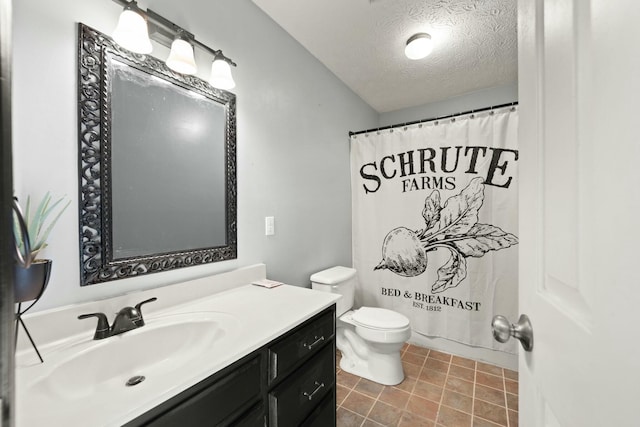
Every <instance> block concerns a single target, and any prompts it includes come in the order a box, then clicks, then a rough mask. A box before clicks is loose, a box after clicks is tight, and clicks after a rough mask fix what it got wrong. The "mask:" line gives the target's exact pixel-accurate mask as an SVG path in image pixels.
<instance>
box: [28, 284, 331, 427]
mask: <svg viewBox="0 0 640 427" xmlns="http://www.w3.org/2000/svg"><path fill="white" fill-rule="evenodd" d="M339 298H340V297H339V296H338V295H336V294H330V293H325V292H318V291H313V290H311V289H306V288H300V287H294V286H287V285H284V286H280V287H277V288H273V289H266V288H262V287H258V286H253V285H245V286H240V287H238V288H235V289H231V290H227V291H224V292H220V293H217V294H214V295H211V296H208V297H204V298H200V299H197V300H194V301H191V302H186V303H183V304H180V305H178V306H175V307H164V308H163V309H162V310H159V311H155V312H151V313H150V314H149V315H148V316H147V315H145V321H146V323H147V325H153V323H154V321H158V322H159V321H160V319H163V318H166V316H170V315H173V314H181V313H195V312H199V313H208V312H211V313H224V314H226V315H230V316H233V317H234V318H235V326H234V327H233V332H232V333H230V334H227V335H226V336H224V337H222V338H221V339H220V340H216V345H215V349H213V350H212V351H207V352H206V354H202V355H198V357H197V358H196V359H194V360H191V361H190V362H189V363H188V364H187V366H181V367H179V368H177V369H172V372H168V373H167V374H166V375H161V377H162V378H158V377H159V375H156V376H155V377H153V378H148V379H147V380H145V381H144V382H143V383H141V384H139V385H137V386H135V387H125V386H124V385H123V386H122V390H121V391H119V392H118V393H113V392H110V393H109V395H106V396H105V395H104V394H105V393H102V394H101V391H100V390H95V392H92V393H91V394H90V395H86V396H79V397H78V398H76V397H74V398H70V397H69V396H68V395H63V394H60V393H56V390H55V387H52V386H51V385H49V386H47V387H43V386H41V384H43V381H42V380H43V378H47V376H48V375H49V374H50V372H51V371H52V370H54V369H55V368H56V365H57V364H59V363H61V362H60V357H59V356H58V355H60V354H67V355H68V354H69V352H70V351H74V350H73V349H81V348H82V346H83V345H84V346H88V345H91V344H92V343H91V337H90V336H87V334H86V333H83V334H82V335H80V336H78V335H76V336H73V337H69V338H68V339H66V340H65V339H62V340H58V341H57V342H56V343H53V344H49V345H47V346H45V348H44V350H42V349H41V350H42V353H43V357H44V359H45V363H44V364H34V363H32V362H29V361H27V360H29V359H30V358H31V357H32V356H30V357H27V356H24V357H22V358H21V357H20V356H19V357H18V358H17V363H16V364H17V368H16V408H17V410H16V421H17V424H16V425H17V426H18V427H34V426H82V427H85V426H92V427H93V426H121V425H122V424H124V423H126V422H128V421H131V420H133V419H134V418H136V417H137V416H139V415H141V414H143V413H145V412H147V411H148V410H150V409H152V408H154V407H155V406H157V405H159V404H161V403H162V402H164V401H166V400H167V399H169V398H171V397H173V396H175V395H176V394H178V393H180V392H181V391H184V390H186V389H188V388H189V387H191V386H193V385H194V384H196V383H198V382H200V381H201V380H203V379H205V378H207V377H208V376H210V375H212V374H213V373H215V372H217V371H219V370H221V369H222V368H224V367H226V366H228V365H230V364H231V363H233V362H235V361H237V360H239V359H241V358H242V357H244V356H246V355H247V354H249V353H251V352H252V351H254V350H256V349H258V348H260V347H262V346H263V345H265V344H267V343H268V342H270V341H272V340H273V339H274V338H276V337H278V336H280V335H282V334H283V333H284V332H286V331H288V330H290V329H291V328H293V327H295V326H296V325H298V324H300V323H302V322H304V321H305V320H307V319H309V318H311V317H313V316H314V315H315V314H317V313H319V312H321V311H322V310H323V309H325V308H327V307H329V306H330V305H332V304H333V303H334V302H335V301H336V300H337V299H339ZM143 311H144V310H143ZM56 315H57V316H58V317H60V313H56ZM110 317H111V316H110ZM109 320H110V321H112V318H110V319H109ZM70 321H71V322H80V321H79V320H76V319H75V318H73V319H71V320H70ZM91 324H92V325H93V323H91ZM143 328H144V327H143ZM131 332H135V331H131ZM127 333H129V332H126V333H125V334H127ZM110 339H117V337H110V338H107V339H106V340H110ZM106 340H103V341H106ZM22 353H24V354H27V353H28V351H23V352H22ZM95 368H96V370H98V369H100V368H101V367H100V366H96V367H95ZM78 381H91V378H78Z"/></svg>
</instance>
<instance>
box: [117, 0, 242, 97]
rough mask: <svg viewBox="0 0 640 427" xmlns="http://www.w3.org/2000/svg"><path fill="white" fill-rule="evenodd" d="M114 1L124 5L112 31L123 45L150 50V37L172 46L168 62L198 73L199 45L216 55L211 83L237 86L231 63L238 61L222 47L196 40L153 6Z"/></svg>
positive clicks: (175, 68)
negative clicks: (196, 58) (153, 9)
mask: <svg viewBox="0 0 640 427" xmlns="http://www.w3.org/2000/svg"><path fill="white" fill-rule="evenodd" d="M113 1H114V2H115V3H118V4H119V5H121V6H123V7H124V10H123V12H122V14H121V15H120V19H119V20H118V25H117V26H116V29H115V31H114V32H113V40H114V41H115V42H116V43H118V44H119V45H120V46H122V47H123V48H125V49H127V50H130V51H132V52H134V53H139V54H148V53H151V50H152V46H151V41H150V39H152V40H154V41H156V42H158V43H159V44H161V45H163V46H166V47H171V51H170V52H169V58H168V59H167V61H166V64H167V67H169V68H170V69H172V70H173V71H175V72H177V73H180V74H195V73H196V71H197V66H196V62H195V55H194V48H196V47H198V48H200V49H201V50H204V51H205V52H207V53H208V54H210V55H212V56H213V64H212V66H211V77H210V79H209V83H210V84H211V85H212V86H214V87H216V88H218V89H224V90H228V89H232V88H234V87H235V82H234V80H233V76H232V75H231V67H230V66H231V65H232V66H234V67H235V66H236V63H235V62H233V61H232V60H231V59H229V58H227V57H226V56H225V55H224V54H223V53H222V51H221V50H215V49H212V48H210V47H209V46H207V45H205V44H204V43H202V42H200V41H198V40H196V38H195V36H194V35H193V34H191V33H190V32H188V31H186V30H185V29H184V28H182V27H180V26H178V25H176V24H174V23H173V22H171V21H169V20H168V19H166V18H165V17H163V16H160V15H158V14H157V13H155V12H153V11H152V10H150V9H147V10H142V9H140V8H139V7H138V4H137V3H136V1H135V0H132V1H128V0H113Z"/></svg>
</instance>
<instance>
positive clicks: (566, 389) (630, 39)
mask: <svg viewBox="0 0 640 427" xmlns="http://www.w3.org/2000/svg"><path fill="white" fill-rule="evenodd" d="M518 6H519V11H518V32H519V101H520V107H519V111H520V127H519V138H520V146H521V152H520V184H521V189H520V194H521V202H520V311H521V313H525V314H527V315H529V318H530V319H531V323H532V325H533V331H534V347H533V351H532V352H524V351H520V426H521V427H530V426H535V427H538V426H562V427H569V426H576V427H589V426H598V427H600V426H602V427H609V426H611V427H623V426H640V273H639V271H640V108H639V107H640V1H638V0H547V1H543V0H520V1H519V2H518ZM509 320H510V321H512V322H514V321H516V320H517V319H509Z"/></svg>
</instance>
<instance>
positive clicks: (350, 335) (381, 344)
mask: <svg viewBox="0 0 640 427" xmlns="http://www.w3.org/2000/svg"><path fill="white" fill-rule="evenodd" d="M355 284H356V270H354V269H353V268H347V267H332V268H329V269H327V270H323V271H320V272H318V273H315V274H313V275H312V276H311V287H312V289H315V290H318V291H323V292H331V293H335V294H340V295H342V298H341V299H340V300H338V301H337V303H336V317H337V325H336V346H337V347H338V350H340V352H341V353H342V359H341V360H340V368H341V369H342V370H344V371H346V372H349V373H351V374H355V375H358V376H361V377H363V378H367V379H369V380H371V381H375V382H377V383H380V384H384V385H396V384H400V383H401V382H402V380H403V379H404V372H403V370H402V362H401V360H400V350H401V349H402V346H403V344H404V343H405V342H406V341H407V340H408V339H409V337H410V336H411V326H410V324H409V319H408V318H407V317H406V316H404V315H402V314H400V313H397V312H395V311H393V310H387V309H384V308H375V307H361V308H359V309H357V310H352V308H353V297H354V294H355Z"/></svg>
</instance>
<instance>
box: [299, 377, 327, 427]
mask: <svg viewBox="0 0 640 427" xmlns="http://www.w3.org/2000/svg"><path fill="white" fill-rule="evenodd" d="M335 425H336V388H335V386H334V387H333V388H332V389H331V391H330V392H329V394H328V395H327V396H325V398H324V400H323V401H322V402H321V403H320V404H319V405H318V407H317V408H316V409H315V410H314V411H313V412H312V413H311V415H309V418H307V419H306V420H304V422H303V423H302V424H301V425H300V427H331V426H335Z"/></svg>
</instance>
